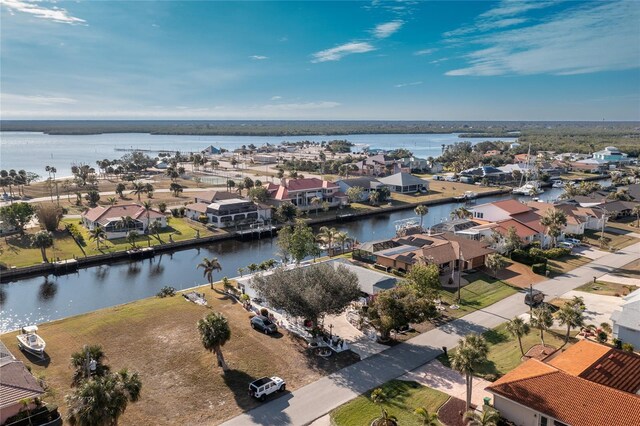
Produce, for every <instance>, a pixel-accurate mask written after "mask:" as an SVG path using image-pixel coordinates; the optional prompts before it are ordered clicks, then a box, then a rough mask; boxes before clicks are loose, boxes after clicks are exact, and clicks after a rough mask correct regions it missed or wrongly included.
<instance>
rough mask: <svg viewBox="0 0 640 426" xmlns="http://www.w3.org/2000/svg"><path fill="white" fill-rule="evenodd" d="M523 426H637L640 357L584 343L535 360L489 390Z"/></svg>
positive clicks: (497, 403)
mask: <svg viewBox="0 0 640 426" xmlns="http://www.w3.org/2000/svg"><path fill="white" fill-rule="evenodd" d="M486 390H487V391H488V392H490V393H491V394H493V406H494V407H495V408H496V410H498V411H499V412H500V415H501V416H502V417H504V418H505V419H507V420H509V421H511V422H513V424H516V425H520V426H595V425H632V424H637V420H638V419H640V396H639V395H638V391H640V356H639V355H637V354H634V353H628V352H623V351H620V350H616V349H612V348H610V347H608V346H605V345H600V344H598V343H594V342H591V341H588V340H581V341H579V342H578V343H576V344H575V345H573V346H571V347H569V349H567V350H565V351H564V352H558V353H556V354H555V355H553V356H552V358H551V359H549V360H545V361H538V360H537V359H529V360H527V361H525V362H523V363H522V364H520V365H519V366H518V367H516V368H515V369H514V370H512V371H510V372H509V373H507V374H505V375H504V376H502V377H501V378H500V379H498V380H496V381H495V382H493V383H492V384H491V385H489V386H487V387H486Z"/></svg>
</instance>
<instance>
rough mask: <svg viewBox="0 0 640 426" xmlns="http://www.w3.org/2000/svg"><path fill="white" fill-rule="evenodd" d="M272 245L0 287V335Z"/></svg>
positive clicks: (273, 250)
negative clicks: (214, 259)
mask: <svg viewBox="0 0 640 426" xmlns="http://www.w3.org/2000/svg"><path fill="white" fill-rule="evenodd" d="M602 183H604V184H606V182H602ZM561 193H562V190H561V189H552V188H548V189H547V190H546V191H545V192H544V193H543V194H541V195H540V198H541V199H542V200H553V199H556V198H557V197H558V196H559V195H560V194H561ZM510 197H511V195H502V196H492V197H486V198H482V199H479V200H478V201H477V202H478V203H488V202H492V201H497V200H500V199H506V198H510ZM525 198H526V197H525ZM523 199H524V198H523ZM460 206H462V204H460V203H448V204H440V205H435V206H430V207H429V213H428V214H427V215H426V216H425V218H424V226H425V227H427V226H431V225H434V224H437V223H440V222H441V221H443V220H446V219H447V218H449V215H450V213H451V211H452V210H454V209H456V208H458V207H460ZM412 217H415V214H414V212H413V210H404V211H398V212H393V213H389V214H381V215H377V216H370V217H367V218H363V219H359V220H357V221H353V222H347V223H340V224H335V227H336V228H338V229H339V230H341V231H346V232H347V233H348V234H349V236H350V237H352V238H355V239H357V240H358V241H361V242H362V241H371V240H379V239H384V238H389V237H393V236H395V226H394V222H395V221H397V220H401V219H408V218H412ZM276 242H277V238H274V239H270V238H263V239H260V240H253V241H237V240H227V241H221V242H217V243H213V244H209V245H206V246H201V247H199V248H193V249H188V250H182V251H177V252H175V253H173V254H163V255H157V256H155V257H153V258H151V259H145V260H141V261H136V262H129V261H126V262H121V263H114V264H111V265H102V266H96V267H91V268H85V269H80V270H79V271H77V272H76V273H72V274H68V275H61V276H53V275H50V276H48V277H44V276H41V277H35V278H29V279H24V280H20V281H17V282H12V283H8V284H0V307H1V309H2V315H1V318H0V332H6V331H9V330H14V329H16V328H19V327H21V326H23V325H27V324H40V323H43V322H47V321H51V320H55V319H59V318H64V317H68V316H72V315H78V314H82V313H85V312H90V311H93V310H96V309H100V308H105V307H109V306H114V305H118V304H122V303H127V302H131V301H134V300H138V299H142V298H146V297H150V296H153V295H155V294H156V293H157V292H158V290H159V289H160V288H162V287H163V286H167V285H168V286H173V287H175V288H177V289H184V288H189V287H193V286H195V285H199V284H202V283H204V282H206V279H204V278H203V275H202V269H196V265H197V264H198V263H199V262H200V261H201V260H202V258H203V257H209V258H211V257H217V258H218V260H219V261H220V264H221V265H222V272H219V273H216V274H215V277H216V280H218V279H220V278H222V277H224V276H227V277H235V276H237V275H238V268H241V267H246V266H247V265H249V264H250V263H260V262H261V261H263V260H266V259H270V258H276V259H278V255H277V252H278V246H277V244H276Z"/></svg>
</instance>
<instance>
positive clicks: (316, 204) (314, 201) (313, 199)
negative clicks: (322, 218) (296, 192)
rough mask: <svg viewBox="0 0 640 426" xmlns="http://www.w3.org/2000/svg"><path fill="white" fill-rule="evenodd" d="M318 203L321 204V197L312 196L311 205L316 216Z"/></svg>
mask: <svg viewBox="0 0 640 426" xmlns="http://www.w3.org/2000/svg"><path fill="white" fill-rule="evenodd" d="M320 204H322V199H320V198H318V197H313V198H312V199H311V205H312V206H315V208H316V216H318V211H319V210H320Z"/></svg>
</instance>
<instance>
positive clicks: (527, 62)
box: [446, 1, 640, 76]
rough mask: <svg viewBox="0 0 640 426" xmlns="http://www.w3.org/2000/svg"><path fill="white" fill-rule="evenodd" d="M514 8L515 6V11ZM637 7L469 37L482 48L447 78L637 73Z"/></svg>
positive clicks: (568, 13)
mask: <svg viewBox="0 0 640 426" xmlns="http://www.w3.org/2000/svg"><path fill="white" fill-rule="evenodd" d="M514 7H515V6H514ZM638 22H640V8H639V7H637V4H634V3H633V2H627V1H619V2H613V3H611V2H607V3H594V4H588V5H585V6H582V5H580V6H579V7H574V8H571V9H567V10H564V11H563V12H561V13H558V14H556V15H553V16H551V17H550V18H548V19H547V20H546V21H544V22H540V23H536V24H533V25H529V26H526V27H523V28H516V29H511V30H504V31H499V32H496V33H492V34H487V35H482V36H476V37H470V38H468V41H467V42H468V43H472V44H477V45H482V46H483V47H482V48H479V49H477V50H475V51H473V52H471V53H468V54H467V55H465V56H464V58H465V59H466V60H467V62H468V66H467V67H463V68H459V69H454V70H450V71H448V72H447V73H446V75H451V76H460V75H478V76H490V75H503V74H522V75H526V74H543V73H550V74H557V75H569V74H584V73H592V72H599V71H607V70H623V69H631V68H637V67H638V66H639V65H640V60H639V59H640V49H639V48H638V43H637V40H638V38H637V37H638V33H637V28H638Z"/></svg>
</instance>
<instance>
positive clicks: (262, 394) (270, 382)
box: [249, 376, 287, 401]
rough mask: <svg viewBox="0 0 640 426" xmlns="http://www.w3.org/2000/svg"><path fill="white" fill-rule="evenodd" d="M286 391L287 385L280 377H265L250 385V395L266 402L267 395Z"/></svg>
mask: <svg viewBox="0 0 640 426" xmlns="http://www.w3.org/2000/svg"><path fill="white" fill-rule="evenodd" d="M286 389H287V384H286V383H285V381H284V380H282V379H281V378H280V377H276V376H274V377H263V378H261V379H258V380H254V381H253V382H251V383H250V384H249V395H250V396H251V397H253V398H256V399H259V400H260V401H264V400H265V399H267V395H271V394H272V393H275V392H284V391H285V390H286Z"/></svg>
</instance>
